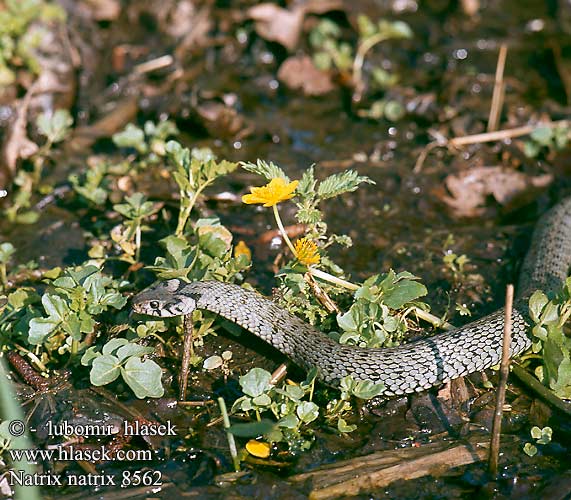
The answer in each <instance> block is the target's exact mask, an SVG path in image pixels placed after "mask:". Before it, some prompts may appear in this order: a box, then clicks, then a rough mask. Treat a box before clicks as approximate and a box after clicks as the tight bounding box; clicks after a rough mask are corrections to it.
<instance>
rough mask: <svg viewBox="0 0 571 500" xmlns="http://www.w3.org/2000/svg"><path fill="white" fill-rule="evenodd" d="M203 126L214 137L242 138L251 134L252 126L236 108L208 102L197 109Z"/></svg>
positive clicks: (216, 102)
mask: <svg viewBox="0 0 571 500" xmlns="http://www.w3.org/2000/svg"><path fill="white" fill-rule="evenodd" d="M195 111H196V114H197V115H198V117H199V119H200V122H201V124H202V125H203V126H204V128H205V129H206V130H207V131H208V132H209V133H210V134H211V135H212V136H213V137H220V138H232V137H235V138H242V137H245V136H247V135H248V134H249V133H250V132H251V126H250V125H249V124H248V123H247V122H246V120H245V118H244V117H243V116H242V115H241V114H240V113H238V111H236V110H235V109H234V108H232V107H230V106H227V105H226V104H224V103H223V102H218V101H215V100H208V101H203V102H201V103H200V104H199V105H198V106H196V108H195Z"/></svg>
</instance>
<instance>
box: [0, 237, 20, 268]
mask: <svg viewBox="0 0 571 500" xmlns="http://www.w3.org/2000/svg"><path fill="white" fill-rule="evenodd" d="M15 252H16V249H15V248H14V245H12V243H8V242H4V243H0V264H7V263H8V262H9V261H10V258H11V257H12V255H14V253H15Z"/></svg>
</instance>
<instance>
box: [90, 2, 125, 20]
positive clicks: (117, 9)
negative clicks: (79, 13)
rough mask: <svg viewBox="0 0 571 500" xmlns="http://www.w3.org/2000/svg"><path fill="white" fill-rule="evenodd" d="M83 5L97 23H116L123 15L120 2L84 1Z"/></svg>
mask: <svg viewBox="0 0 571 500" xmlns="http://www.w3.org/2000/svg"><path fill="white" fill-rule="evenodd" d="M83 3H84V4H85V6H86V7H87V8H88V9H89V11H90V13H91V16H92V17H93V19H95V20H96V21H115V20H116V19H117V18H118V17H119V15H120V14H121V4H120V2H119V1H118V0H84V2H83Z"/></svg>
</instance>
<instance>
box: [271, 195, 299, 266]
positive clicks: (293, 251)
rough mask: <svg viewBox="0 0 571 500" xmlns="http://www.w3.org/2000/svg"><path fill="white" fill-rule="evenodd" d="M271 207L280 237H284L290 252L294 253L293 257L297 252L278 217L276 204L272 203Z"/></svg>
mask: <svg viewBox="0 0 571 500" xmlns="http://www.w3.org/2000/svg"><path fill="white" fill-rule="evenodd" d="M272 208H273V209H274V217H275V219H276V224H277V225H278V229H279V230H280V233H281V235H282V238H283V239H284V241H285V242H286V245H287V246H288V247H289V249H290V250H291V253H292V254H293V255H294V257H296V256H297V254H296V252H295V248H294V247H293V244H292V242H291V240H290V239H289V236H288V235H287V233H286V230H285V228H284V225H283V224H282V220H281V218H280V213H279V212H278V206H277V205H274V206H273V207H272Z"/></svg>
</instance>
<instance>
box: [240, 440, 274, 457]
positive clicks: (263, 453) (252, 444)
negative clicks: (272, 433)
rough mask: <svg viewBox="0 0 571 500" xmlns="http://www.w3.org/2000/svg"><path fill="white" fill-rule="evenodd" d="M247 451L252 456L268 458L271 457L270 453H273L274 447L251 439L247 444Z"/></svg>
mask: <svg viewBox="0 0 571 500" xmlns="http://www.w3.org/2000/svg"><path fill="white" fill-rule="evenodd" d="M246 449H247V450H248V453H250V455H254V456H255V457H258V458H268V457H269V456H270V452H271V451H272V447H271V446H270V444H269V443H264V442H263V441H256V440H254V439H250V441H248V442H247V443H246Z"/></svg>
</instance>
